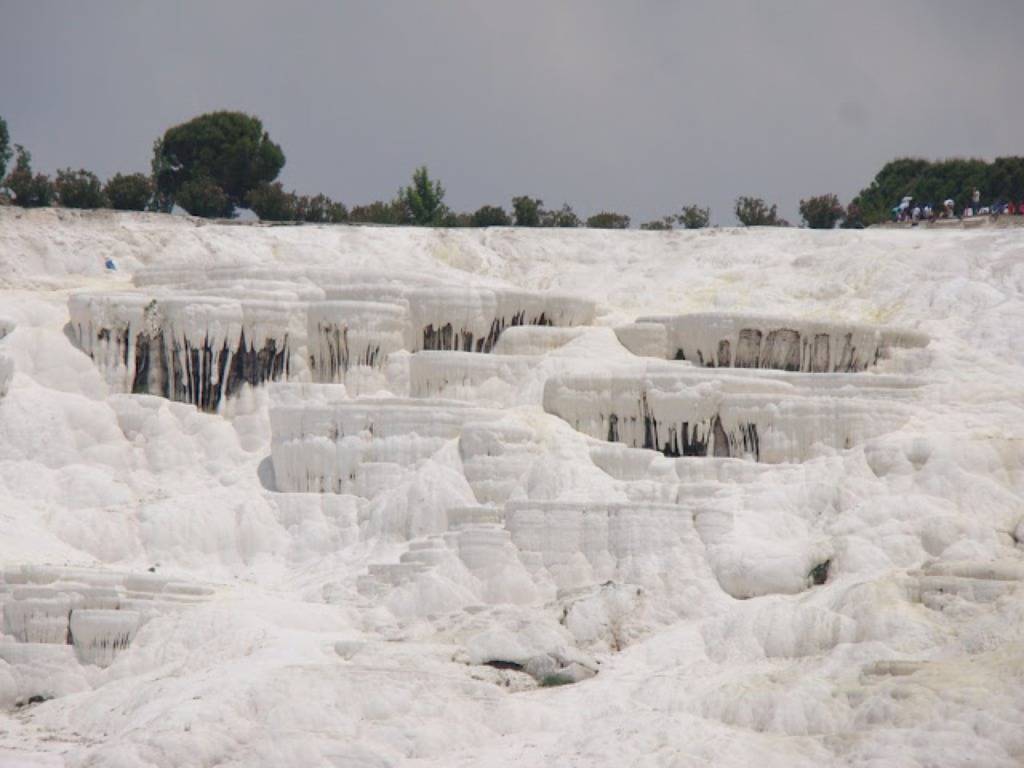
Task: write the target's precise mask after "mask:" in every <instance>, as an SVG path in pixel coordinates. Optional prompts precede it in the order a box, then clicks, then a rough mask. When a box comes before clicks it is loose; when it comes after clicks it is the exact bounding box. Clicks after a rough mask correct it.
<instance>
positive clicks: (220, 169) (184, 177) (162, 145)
mask: <svg viewBox="0 0 1024 768" xmlns="http://www.w3.org/2000/svg"><path fill="white" fill-rule="evenodd" d="M284 160H285V158H284V152H282V151H281V147H279V146H278V145H277V144H275V143H274V142H272V141H271V140H270V137H269V136H268V135H267V132H266V131H264V130H263V123H261V122H260V120H259V118H256V117H253V116H251V115H246V114H242V113H241V112H210V113H208V114H205V115H200V116H199V117H196V118H193V119H192V120H189V121H188V122H187V123H182V124H181V125H176V126H174V127H173V128H169V129H168V130H167V131H166V132H165V133H164V135H163V137H162V138H160V139H157V141H156V142H155V144H154V145H153V176H154V178H155V179H156V187H157V192H158V193H159V195H160V197H161V203H162V207H165V208H166V207H167V205H168V203H169V202H177V203H178V204H179V205H182V207H183V208H186V209H187V207H188V206H185V205H184V204H183V203H182V201H181V200H180V199H179V198H180V197H181V196H182V194H183V193H184V188H185V187H186V186H188V187H189V189H188V192H187V194H186V197H188V199H189V201H190V203H191V204H192V205H193V207H195V208H196V209H197V210H208V211H214V213H212V214H210V215H215V216H231V215H232V214H233V213H234V209H235V207H236V206H239V205H242V204H243V203H244V201H245V199H246V196H247V195H248V194H249V192H251V191H252V190H254V189H255V188H256V187H257V186H259V184H260V183H262V182H270V181H273V180H274V179H275V178H276V177H277V174H278V173H280V171H281V168H282V167H283V166H284ZM213 187H217V188H219V189H220V190H221V193H222V194H223V196H224V198H225V199H226V200H227V204H226V205H225V206H220V205H219V204H217V205H214V204H213V203H214V201H215V199H219V196H217V195H216V194H215V192H214V190H213ZM200 200H205V202H206V203H209V205H204V204H202V203H201V202H200ZM196 215H204V214H196Z"/></svg>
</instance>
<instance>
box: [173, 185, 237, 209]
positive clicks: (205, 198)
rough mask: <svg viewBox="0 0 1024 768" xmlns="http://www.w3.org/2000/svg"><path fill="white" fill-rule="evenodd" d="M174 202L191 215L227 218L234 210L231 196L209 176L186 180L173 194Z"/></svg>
mask: <svg viewBox="0 0 1024 768" xmlns="http://www.w3.org/2000/svg"><path fill="white" fill-rule="evenodd" d="M175 202H176V203H177V204H178V205H180V206H181V207H182V208H184V209H185V210H186V211H188V212H189V213H190V214H192V215H193V216H202V217H204V218H207V219H210V218H216V217H222V218H229V217H231V215H232V214H234V212H235V206H234V204H233V203H232V202H231V198H229V197H228V196H227V193H226V192H224V190H223V189H222V188H221V186H220V185H219V184H217V182H215V181H214V180H213V179H211V178H210V177H209V176H200V177H198V178H195V179H192V180H190V181H186V182H185V183H184V184H182V185H181V186H180V187H179V188H178V191H177V194H176V195H175Z"/></svg>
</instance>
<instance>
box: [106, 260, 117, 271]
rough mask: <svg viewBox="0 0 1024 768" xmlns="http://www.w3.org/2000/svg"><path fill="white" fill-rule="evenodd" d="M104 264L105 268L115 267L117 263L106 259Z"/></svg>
mask: <svg viewBox="0 0 1024 768" xmlns="http://www.w3.org/2000/svg"><path fill="white" fill-rule="evenodd" d="M105 266H106V268H107V269H117V264H115V263H114V260H113V259H107V261H106V264H105Z"/></svg>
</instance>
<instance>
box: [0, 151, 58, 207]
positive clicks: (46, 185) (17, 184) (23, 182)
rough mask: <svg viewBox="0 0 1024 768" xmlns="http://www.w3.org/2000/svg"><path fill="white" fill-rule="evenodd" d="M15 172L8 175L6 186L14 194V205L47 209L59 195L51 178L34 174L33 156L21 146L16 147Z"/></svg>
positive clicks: (41, 174) (5, 180)
mask: <svg viewBox="0 0 1024 768" xmlns="http://www.w3.org/2000/svg"><path fill="white" fill-rule="evenodd" d="M14 152H15V156H16V159H15V162H14V170H12V171H11V172H10V173H9V174H7V178H6V179H4V186H5V187H7V188H8V189H9V190H11V192H12V193H13V194H14V204H15V205H20V206H21V207H22V208H47V207H49V206H51V205H53V200H54V198H55V197H56V195H57V191H56V189H54V186H53V182H52V181H50V177H49V176H47V175H46V174H43V173H37V174H35V175H33V174H32V155H31V154H30V153H29V152H28V150H26V149H25V148H24V147H23V146H21V145H20V144H15V145H14Z"/></svg>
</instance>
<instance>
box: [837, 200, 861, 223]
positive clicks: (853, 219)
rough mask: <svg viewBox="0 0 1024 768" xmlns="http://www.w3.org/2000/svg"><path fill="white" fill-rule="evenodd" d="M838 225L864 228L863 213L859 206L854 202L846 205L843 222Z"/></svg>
mask: <svg viewBox="0 0 1024 768" xmlns="http://www.w3.org/2000/svg"><path fill="white" fill-rule="evenodd" d="M840 226H841V227H842V228H843V229H864V214H863V213H862V212H861V210H860V206H858V205H857V204H856V203H850V204H849V205H848V206H846V213H844V214H843V223H842V224H840Z"/></svg>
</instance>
